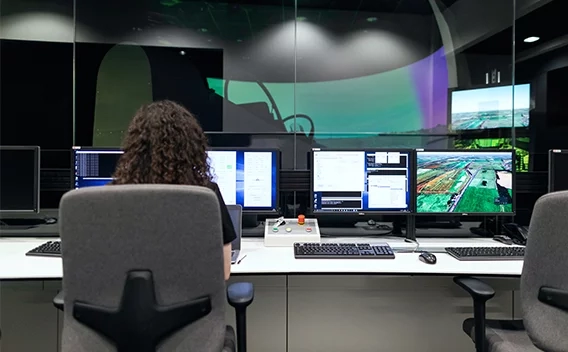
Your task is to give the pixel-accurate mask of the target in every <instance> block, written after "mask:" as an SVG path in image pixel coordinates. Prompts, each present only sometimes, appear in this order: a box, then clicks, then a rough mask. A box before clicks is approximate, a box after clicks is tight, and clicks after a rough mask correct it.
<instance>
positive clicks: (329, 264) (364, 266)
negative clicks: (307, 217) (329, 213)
mask: <svg viewBox="0 0 568 352" xmlns="http://www.w3.org/2000/svg"><path fill="white" fill-rule="evenodd" d="M48 240H49V239H48V238H2V239H0V280H38V279H61V277H62V267H61V259H58V258H42V257H29V256H26V255H25V253H26V252H27V251H29V250H30V249H32V248H34V247H36V246H39V245H40V244H42V243H44V242H46V241H48ZM322 241H324V242H335V243H341V242H349V243H352V242H371V243H384V242H387V243H389V244H390V245H391V247H393V248H394V249H395V251H396V250H397V249H409V250H410V249H413V248H414V247H415V245H414V244H411V243H405V242H404V241H403V240H401V239H400V238H386V239H369V238H334V239H329V238H328V239H323V240H322ZM451 246H466V247H469V246H502V244H500V243H497V242H495V241H493V240H491V239H422V240H420V249H421V250H431V251H433V252H435V253H436V252H442V251H443V249H444V248H445V247H451ZM435 255H436V257H437V259H438V260H437V263H436V264H434V265H429V264H425V263H422V262H421V261H419V260H418V253H396V258H395V259H394V260H393V259H357V260H354V259H353V260H350V259H333V260H331V259H295V258H294V253H293V250H292V248H290V247H287V248H286V247H264V244H263V241H262V239H256V238H254V239H251V238H245V239H243V243H242V250H241V258H243V257H244V256H246V257H244V258H243V260H242V261H241V262H240V264H236V265H233V266H232V269H231V271H232V273H233V274H235V275H251V274H263V275H282V274H284V275H288V274H349V275H361V274H367V275H369V274H379V275H380V274H385V275H464V274H465V275H478V276H520V274H521V270H522V261H502V262H498V264H496V262H494V261H486V262H484V261H482V262H467V261H466V262H464V261H458V260H456V259H454V258H453V257H451V256H449V255H448V254H445V253H436V254H435Z"/></svg>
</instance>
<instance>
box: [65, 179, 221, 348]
mask: <svg viewBox="0 0 568 352" xmlns="http://www.w3.org/2000/svg"><path fill="white" fill-rule="evenodd" d="M60 231H61V232H60V234H61V247H62V256H63V290H64V292H65V313H64V314H65V315H64V326H63V338H62V351H64V352H65V351H74V352H82V351H97V352H99V351H115V350H116V348H115V347H114V345H113V344H112V343H110V342H109V341H108V340H107V339H105V338H103V337H102V335H100V334H98V333H97V332H95V331H94V330H91V329H89V328H88V327H86V326H85V325H83V324H81V323H80V322H78V321H77V320H76V319H75V318H74V316H73V307H74V302H77V301H80V302H87V303H88V304H92V305H97V306H103V307H109V308H111V309H115V308H118V307H119V305H120V299H121V297H122V294H123V290H124V287H125V281H126V278H127V275H128V273H130V272H132V271H133V270H147V271H150V272H151V273H152V276H153V280H154V283H155V292H156V300H157V302H158V304H159V305H173V304H177V303H181V302H187V301H190V300H194V299H196V298H199V297H203V296H209V297H210V299H211V312H210V313H209V314H207V315H206V316H205V317H203V318H201V319H199V320H197V321H196V322H194V323H192V324H191V325H189V326H186V327H183V328H182V329H180V330H178V331H177V332H175V333H173V334H172V335H171V336H169V337H168V338H166V339H165V340H163V342H162V343H161V344H160V345H159V348H158V349H157V351H178V350H183V351H203V352H209V351H220V350H221V349H222V346H223V339H224V336H225V335H224V334H225V329H226V326H225V312H224V307H225V281H224V275H223V251H222V248H223V245H222V227H221V214H220V209H219V203H218V200H217V198H216V196H215V194H214V192H213V191H211V190H209V189H207V188H204V187H195V186H175V185H122V186H105V187H93V188H85V189H79V190H74V191H70V192H68V193H67V194H65V195H64V196H63V198H62V200H61V204H60Z"/></svg>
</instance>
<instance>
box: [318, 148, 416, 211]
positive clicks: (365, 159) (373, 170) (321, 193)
mask: <svg viewBox="0 0 568 352" xmlns="http://www.w3.org/2000/svg"><path fill="white" fill-rule="evenodd" d="M411 159H412V151H410V150H378V149H377V150H319V149H314V150H313V151H312V156H311V170H312V176H311V178H312V189H311V204H312V205H313V208H312V210H313V212H314V214H325V213H330V214H331V213H332V214H342V213H345V214H353V213H360V214H364V213H395V212H410V211H411V210H412V209H411V206H410V204H411V202H410V200H411V196H410V194H411V182H410V180H411V176H412V175H413V173H412V170H411V166H412V165H413V161H412V160H411Z"/></svg>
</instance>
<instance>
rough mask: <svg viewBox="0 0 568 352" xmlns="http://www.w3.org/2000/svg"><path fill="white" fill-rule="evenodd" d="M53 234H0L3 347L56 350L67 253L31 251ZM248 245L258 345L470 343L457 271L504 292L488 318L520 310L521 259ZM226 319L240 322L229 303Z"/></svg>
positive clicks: (280, 348)
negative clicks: (304, 253)
mask: <svg viewBox="0 0 568 352" xmlns="http://www.w3.org/2000/svg"><path fill="white" fill-rule="evenodd" d="M47 240H49V239H48V238H0V280H3V281H2V286H1V289H2V296H1V298H2V301H1V303H2V305H1V306H0V308H1V311H0V313H2V314H1V315H0V317H1V320H0V324H1V325H2V330H3V337H2V341H0V342H1V343H2V345H0V349H1V350H2V351H7V352H11V351H12V350H14V351H16V349H15V348H16V346H17V351H18V352H26V351H36V350H38V349H37V348H38V346H41V350H42V351H53V352H55V351H56V350H57V344H58V334H57V329H58V325H59V324H58V321H59V320H58V319H60V317H58V312H57V311H56V310H55V309H54V308H53V307H52V306H51V298H52V297H53V296H54V295H55V294H56V293H57V291H58V290H59V288H60V285H61V284H60V279H61V276H62V268H61V260H60V259H58V258H38V257H26V256H25V253H26V252H27V251H28V250H30V249H32V248H34V247H36V246H38V245H39V244H41V243H43V242H45V241H47ZM322 241H324V242H371V243H384V242H387V243H389V244H390V245H391V246H392V247H393V248H394V249H395V251H396V250H403V249H413V248H414V247H415V245H414V244H411V243H405V242H404V241H403V240H402V239H400V238H395V237H392V238H381V239H371V238H326V239H322ZM500 245H501V244H500V243H497V242H495V241H492V240H491V239H468V238H453V239H452V238H444V239H436V238H428V239H420V249H423V250H430V251H433V252H438V251H440V252H441V251H442V250H443V248H444V247H448V246H500ZM241 252H242V254H241V256H244V255H246V258H244V259H243V261H242V262H241V263H240V264H238V265H233V266H232V273H233V278H232V279H231V280H234V281H238V280H247V281H251V282H253V283H254V284H255V287H256V292H257V295H256V298H255V302H254V303H253V305H252V306H251V308H250V314H249V334H250V337H249V347H250V348H249V351H251V352H265V351H268V350H270V351H277V352H287V351H290V352H308V351H309V352H319V351H326V352H334V351H337V352H339V351H369V352H370V351H389V352H398V351H400V352H407V351H417V350H421V351H436V352H440V351H442V352H444V351H447V352H455V351H473V345H472V344H471V342H470V341H469V340H468V339H467V338H466V337H465V335H464V334H463V333H462V332H461V322H462V321H463V319H464V318H466V317H469V316H471V315H472V311H471V307H472V304H471V300H470V299H469V298H468V297H467V296H466V295H465V294H464V293H463V292H461V290H459V289H458V288H457V287H456V286H455V285H454V284H453V282H452V280H451V278H452V277H453V276H455V275H460V274H468V275H475V276H484V277H489V279H488V281H489V282H490V283H491V284H492V285H493V286H494V287H495V288H496V291H497V295H496V298H495V299H494V300H492V301H490V304H489V306H488V315H489V316H490V317H492V318H507V319H510V318H515V317H516V318H518V315H519V311H518V307H515V305H514V302H515V300H514V296H515V295H516V294H517V293H516V290H517V289H518V277H519V276H520V274H521V270H522V262H521V261H503V262H460V261H458V260H455V259H454V258H452V257H450V256H449V255H447V254H445V253H436V256H437V258H438V263H437V264H435V265H428V264H424V263H422V262H420V261H419V260H418V254H417V253H397V254H396V259H394V260H389V259H382V260H381V259H379V260H377V259H374V260H373V259H369V260H348V259H343V260H314V259H303V260H297V259H294V254H293V251H292V248H278V247H270V248H267V247H264V245H263V241H262V239H256V238H245V239H243V243H242V251H241ZM227 319H228V321H229V322H231V323H232V322H233V321H234V320H233V317H232V310H230V309H228V310H227ZM30 336H34V339H30V338H29V337H30ZM408 336H412V337H413V338H408ZM424 341H428V342H427V343H425V342H424ZM275 342H276V344H277V346H276V347H274V343H275ZM378 344H380V345H381V346H383V347H382V348H377V345H378ZM46 346H50V348H47V347H46Z"/></svg>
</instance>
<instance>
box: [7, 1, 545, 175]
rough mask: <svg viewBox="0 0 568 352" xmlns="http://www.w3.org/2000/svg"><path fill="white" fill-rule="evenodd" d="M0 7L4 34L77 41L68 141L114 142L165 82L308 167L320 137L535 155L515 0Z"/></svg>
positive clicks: (229, 134)
mask: <svg viewBox="0 0 568 352" xmlns="http://www.w3.org/2000/svg"><path fill="white" fill-rule="evenodd" d="M533 7H534V8H537V6H536V5H535V6H533ZM533 7H530V6H528V5H526V4H524V3H523V4H522V6H521V5H519V9H517V14H518V15H519V16H521V13H522V14H524V13H529V12H530V11H533V10H534V9H533ZM0 10H1V11H0V13H1V16H2V22H1V26H2V27H1V28H2V41H3V45H8V44H7V43H8V42H7V41H36V42H42V43H53V42H64V43H69V45H72V46H73V50H72V53H71V52H69V53H68V55H74V57H73V60H74V66H73V69H74V71H73V72H74V75H73V78H71V76H68V77H67V78H65V82H67V83H66V84H67V85H68V86H69V87H68V89H70V92H71V93H72V96H70V99H72V105H73V106H74V108H72V110H69V111H68V112H63V113H58V114H53V116H50V117H49V119H50V120H51V121H54V122H55V121H66V122H61V123H64V124H67V125H71V124H72V125H73V126H72V127H69V128H72V130H73V132H74V139H73V140H72V141H71V140H69V141H68V142H66V143H65V144H66V145H67V144H69V146H70V145H71V144H77V145H99V146H115V145H118V144H120V141H121V139H122V134H123V132H124V130H125V128H126V126H127V125H128V123H129V121H130V118H131V116H132V114H133V113H134V111H135V110H136V109H137V108H138V107H139V106H140V105H141V104H143V103H146V102H149V101H152V100H158V99H165V98H168V99H173V100H177V101H179V102H181V103H183V104H184V105H186V106H187V107H188V108H189V109H190V110H192V111H193V112H195V113H196V115H197V116H198V118H199V119H200V122H201V124H202V125H203V127H204V129H205V130H206V131H207V133H208V134H209V135H210V137H211V138H210V139H211V143H212V144H213V145H214V146H240V147H242V146H254V147H278V148H280V149H281V150H282V152H283V157H282V163H283V167H284V168H287V169H305V168H306V167H307V153H308V152H309V151H310V150H311V148H313V147H333V148H357V147H412V148H428V149H448V148H466V149H484V148H511V147H515V148H516V149H517V154H518V158H517V167H518V170H523V171H524V170H527V169H528V168H529V165H528V164H529V157H528V149H529V145H530V144H531V138H532V137H531V135H530V134H529V132H528V131H529V127H528V126H529V125H530V122H531V119H530V116H531V108H532V107H533V104H534V97H535V92H534V84H535V83H534V82H532V81H531V79H529V78H526V77H523V78H522V79H518V80H516V81H515V79H514V78H515V75H514V67H515V63H514V60H513V59H514V55H513V53H514V51H513V32H514V31H513V29H514V18H515V1H513V0H505V1H490V0H482V1H479V0H443V1H442V0H397V1H351V0H335V1H318V2H314V1H307V0H306V1H304V0H278V1H263V2H258V1H246V0H243V1H229V0H227V1H193V0H188V1H177V0H153V1H145V2H140V1H136V0H127V1H111V0H102V1H101V0H96V1H95V0H85V1H75V2H72V1H71V0H61V1H56V2H50V4H49V5H48V4H43V5H42V4H39V3H37V2H35V1H32V0H23V1H20V0H18V1H16V0H3V1H2V3H1V7H0ZM103 19H104V20H103ZM37 52H38V53H39V51H37ZM69 60H71V59H69ZM20 69H21V68H20ZM61 77H66V76H63V75H61ZM49 80H51V79H49V78H42V79H40V80H39V81H40V82H39V83H38V84H41V85H42V86H43V87H44V89H49V87H50V84H51V87H55V86H54V85H53V84H52V83H50V82H48V81H49ZM42 82H43V83H42ZM513 85H516V86H515V89H513ZM57 89H58V90H59V88H57ZM48 110H51V108H49V109H48ZM62 115H65V116H62ZM4 116H10V114H8V115H6V114H3V117H4ZM10 118H11V119H15V118H16V117H10ZM65 119H67V120H65ZM57 123H60V122H57ZM14 126H15V125H14ZM513 126H514V127H515V128H513ZM15 128H16V127H14V129H15ZM18 128H19V127H18ZM5 130H6V132H4V130H3V134H4V133H6V134H11V135H13V136H16V135H18V134H19V135H23V133H22V132H18V133H16V134H14V133H13V131H8V129H5ZM54 133H55V132H54ZM14 138H15V137H14ZM42 143H43V142H42ZM40 144H41V143H40Z"/></svg>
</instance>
